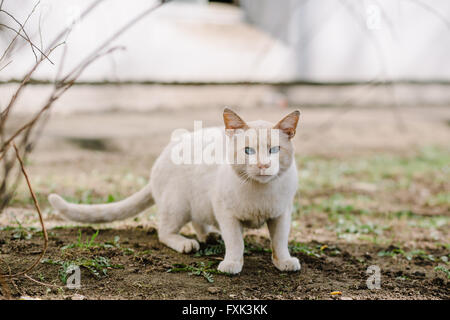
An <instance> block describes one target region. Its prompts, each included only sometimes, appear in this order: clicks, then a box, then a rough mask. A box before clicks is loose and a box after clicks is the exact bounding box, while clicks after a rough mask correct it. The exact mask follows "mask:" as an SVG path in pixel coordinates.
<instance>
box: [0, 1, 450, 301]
mask: <svg viewBox="0 0 450 320" xmlns="http://www.w3.org/2000/svg"><path fill="white" fill-rule="evenodd" d="M86 8H91V9H90V10H87V11H86ZM152 8H154V10H153V9H152ZM63 30H66V31H67V32H61V31H63ZM122 31H123V32H122ZM57 35H61V37H60V38H59V39H58V41H56V42H52V41H53V40H52V39H54V38H55V37H56V36H57ZM109 40H111V41H109ZM49 48H53V50H51V49H49ZM49 51H51V53H50V54H49V55H48V58H46V57H43V56H42V54H41V52H46V53H48V52H49ZM449 57H450V1H448V0H426V1H425V0H314V1H312V0H309V1H308V0H277V1H275V0H239V1H238V0H234V1H233V0H229V1H226V0H223V1H207V0H184V1H181V0H173V1H166V2H165V3H164V4H162V5H160V6H159V2H158V1H149V0H132V1H123V0H98V1H93V0H64V1H61V0H41V1H40V2H38V1H34V0H0V110H2V114H1V117H0V141H1V143H0V213H1V214H0V230H1V232H0V253H1V255H2V259H4V260H6V261H8V262H9V263H10V265H11V267H12V269H13V271H14V270H21V269H23V268H24V266H23V265H24V264H25V262H30V263H31V260H33V259H35V257H37V256H36V253H37V252H38V251H36V250H37V248H40V247H41V245H42V234H41V233H40V230H41V227H40V224H39V220H38V216H37V214H36V210H35V208H34V203H33V200H32V198H31V197H30V194H29V190H28V188H27V184H26V183H25V181H24V179H23V177H22V174H21V172H20V167H19V165H18V161H17V159H16V157H15V153H14V150H13V148H9V149H6V151H5V152H3V147H4V146H7V145H8V143H7V142H8V139H11V137H15V138H14V141H16V143H17V144H18V145H19V154H21V155H22V156H23V158H24V163H25V168H26V170H27V172H28V175H29V177H30V182H31V185H32V187H33V189H34V191H35V193H36V196H37V199H38V201H39V204H40V206H41V208H42V212H43V216H44V221H45V224H46V226H47V227H48V228H52V227H55V228H52V229H49V236H50V242H49V250H48V251H47V253H46V257H47V258H50V259H53V260H52V261H54V263H56V264H57V263H62V261H65V264H64V265H70V263H74V262H73V261H72V262H70V261H69V262H70V263H69V264H67V261H68V260H67V259H69V258H70V255H72V256H73V257H76V258H77V259H79V257H84V258H86V259H88V258H89V259H93V258H96V257H97V256H98V255H102V256H104V257H110V258H111V261H112V262H113V263H119V264H121V265H124V269H121V270H110V271H108V276H110V277H111V278H110V279H112V280H111V283H114V286H111V285H109V286H108V285H106V286H104V285H103V283H104V282H103V281H98V280H96V279H94V278H92V277H91V278H90V280H89V281H90V284H89V285H92V287H89V289H87V290H86V291H81V292H82V293H83V294H84V295H87V296H88V297H89V298H96V297H97V298H101V299H105V298H111V297H114V298H124V297H125V298H126V297H132V298H136V297H139V298H154V297H157V298H164V299H166V298H168V297H174V298H188V299H191V298H192V297H196V298H206V299H211V298H212V297H221V298H224V297H225V298H227V299H229V298H230V297H232V298H234V297H238V298H241V299H247V298H249V297H256V298H259V299H261V298H264V299H275V298H283V299H298V298H302V299H305V298H307V299H317V298H321V299H330V292H334V291H336V290H340V291H342V292H343V296H342V298H344V297H345V296H347V297H346V298H347V300H348V299H352V298H355V299H372V298H382V299H384V298H390V299H392V298H395V299H397V298H398V299H411V298H425V299H448V297H449V291H448V279H449V277H450V271H449V269H448V261H449V258H450V251H449V250H450V228H449V223H450V166H449V164H450V144H449V141H450V90H449V89H450V63H449ZM36 63H38V64H39V66H38V67H37V69H36V70H35V71H34V72H32V73H31V79H30V81H29V82H28V83H27V84H26V85H25V86H23V85H22V84H21V83H22V82H23V81H24V79H25V82H26V81H27V72H29V70H32V69H31V68H33V66H35V65H36ZM66 75H67V76H66ZM71 80H74V81H75V84H74V85H73V86H72V87H70V85H67V84H70V83H71ZM66 89H67V91H66ZM17 90H19V91H17ZM17 92H19V93H20V94H16V93H17ZM60 93H63V94H62V95H60ZM46 105H48V106H49V108H48V109H45V106H46ZM224 107H230V108H232V109H234V110H235V111H237V112H238V113H239V115H241V117H242V118H243V119H244V120H249V121H250V120H256V119H263V120H268V121H271V122H277V121H278V120H280V119H281V118H282V117H283V116H285V115H286V114H288V113H289V112H291V111H292V110H294V109H300V110H301V119H300V122H299V127H298V129H297V134H296V137H295V138H294V140H293V142H294V145H295V147H296V162H297V166H298V169H299V176H298V181H299V192H298V193H297V195H296V197H295V202H294V209H295V210H294V212H293V219H292V228H291V234H290V244H289V249H290V250H291V253H292V254H294V255H296V256H297V257H298V258H299V259H300V260H301V261H302V271H301V272H300V273H299V274H289V275H287V274H285V273H282V274H280V273H278V272H277V271H276V270H275V268H273V267H272V266H271V265H270V263H269V261H270V252H269V249H268V248H269V243H268V242H269V240H268V232H267V230H266V228H261V229H259V230H246V240H245V241H246V257H245V259H246V260H245V261H246V265H245V267H244V270H243V273H242V275H241V276H239V277H233V278H229V277H225V276H220V275H217V277H216V281H217V284H216V285H217V286H219V287H222V288H224V292H226V294H225V293H222V294H221V295H214V294H213V293H211V292H210V291H209V290H207V289H208V287H207V286H209V285H210V284H209V283H207V282H206V281H203V279H200V280H199V279H198V277H195V276H193V275H192V273H189V274H187V273H186V274H184V278H183V277H182V274H179V273H177V274H172V273H168V272H167V271H168V270H170V269H169V268H171V267H172V264H173V263H179V262H183V263H186V265H190V266H191V267H192V266H198V265H199V264H198V263H199V261H203V262H205V263H209V264H204V265H203V267H204V266H205V265H209V266H211V265H212V266H213V267H212V268H215V265H214V263H217V261H218V259H220V258H221V257H222V253H223V250H224V248H223V246H220V244H219V246H218V247H217V246H216V247H214V248H215V249H214V248H213V249H214V250H215V252H216V253H217V250H219V252H220V254H219V255H216V257H213V258H211V257H207V254H206V253H205V252H207V250H206V249H208V250H210V251H214V250H213V249H211V248H210V247H208V248H206V249H204V248H203V247H202V249H204V251H203V253H202V252H200V253H199V254H198V255H195V256H194V255H179V254H177V253H175V252H174V251H172V250H169V249H167V248H165V247H164V246H162V245H161V244H159V243H158V242H157V239H156V235H155V232H154V229H152V227H155V226H156V225H157V222H158V216H157V214H156V211H157V208H155V207H153V208H150V209H148V210H146V211H144V212H143V213H142V214H140V215H139V216H137V217H134V218H130V219H128V220H125V221H120V222H114V223H111V224H105V225H100V226H99V225H93V226H92V228H94V229H96V230H98V228H100V229H102V230H101V231H100V236H99V238H98V239H97V240H95V237H96V236H97V235H98V233H96V232H95V231H94V229H92V228H90V227H89V226H84V227H80V226H79V224H76V223H73V222H70V221H65V220H63V219H62V218H61V217H60V216H59V215H58V214H57V213H56V212H54V211H53V210H52V209H51V207H50V205H49V203H48V201H47V196H48V195H49V194H50V193H52V192H56V193H59V194H61V195H63V196H64V197H65V198H66V199H67V200H69V201H71V202H75V203H87V204H92V203H104V202H114V201H117V200H120V199H123V198H125V197H127V196H129V195H130V194H132V193H134V192H136V191H138V190H139V189H141V188H142V187H143V186H144V185H145V184H146V183H147V182H148V178H149V173H150V169H151V167H152V165H153V163H154V161H155V159H156V157H157V156H158V155H159V154H160V153H161V151H162V150H163V148H164V147H165V145H166V144H167V143H168V142H169V140H170V136H171V134H172V132H173V131H174V130H175V129H180V128H184V129H188V130H193V128H194V121H199V120H201V121H203V127H207V126H221V125H223V123H222V111H223V108H224ZM43 108H44V109H43ZM36 116H38V117H39V119H38V121H36V122H31V123H32V125H31V126H28V127H27V123H30V121H33V120H32V119H33V118H34V117H36ZM21 128H26V129H23V130H22V131H20V130H21ZM18 130H19V131H18ZM15 132H19V133H20V134H18V135H17V136H15ZM2 157H3V159H2ZM11 168H13V169H14V170H15V171H14V170H12V169H11ZM13 171H14V172H15V174H16V175H13V174H9V176H8V179H9V180H8V181H7V179H6V178H3V177H6V176H7V175H6V173H8V172H13ZM14 177H19V178H21V177H22V179H19V180H17V181H18V184H15V182H16V180H14V179H13V178H14ZM6 204H7V206H6ZM5 206H6V207H5ZM2 209H3V210H2ZM129 226H133V228H126V227H129ZM56 227H58V228H56ZM136 227H138V228H136ZM182 232H183V233H184V234H187V235H190V236H194V234H193V230H192V229H191V226H190V225H188V226H186V227H185V228H184V229H183V230H182ZM86 237H88V238H87V239H91V242H94V240H95V242H98V241H109V242H108V243H107V245H105V244H102V243H94V244H89V243H88V241H87V240H86V246H87V248H84V249H86V250H84V249H83V246H84V244H83V243H84V242H83V243H81V242H82V240H81V239H83V241H84V239H85V238H86ZM99 239H100V240H99ZM111 239H114V240H113V241H112V242H111V241H110V240H111ZM105 243H106V242H105ZM63 245H64V246H63ZM90 246H93V247H92V248H89V247H90ZM78 247H81V249H80V248H78ZM61 248H63V249H64V248H66V249H64V250H66V251H64V250H61ZM71 248H72V249H71ZM77 248H78V249H79V250H78V249H77ZM71 250H72V251H71ZM77 250H78V251H77ZM220 250H221V251H220ZM73 251H74V252H73ZM71 252H72V253H71ZM202 255H205V256H202ZM210 258H211V260H208V259H210ZM71 259H74V258H71ZM55 261H56V262H55ZM58 261H59V262H58ZM89 261H91V260H89ZM103 261H107V260H104V259H103ZM47 262H48V261H47ZM203 262H201V263H203ZM77 263H80V262H77ZM211 263H212V264H211ZM371 265H377V266H380V268H381V270H382V279H383V280H382V281H383V282H382V289H381V290H372V291H369V290H366V289H367V288H366V283H365V281H366V279H367V273H366V270H367V268H368V267H369V266H371ZM6 266H7V265H6ZM6 266H3V267H2V269H1V270H0V272H1V273H3V274H6V273H7V272H8V270H7V268H6ZM136 267H139V268H136ZM58 268H59V266H56V265H54V266H51V265H49V264H46V265H43V264H39V265H38V266H37V268H36V270H35V271H34V274H31V273H30V275H32V276H34V277H35V278H36V279H40V280H41V281H46V282H47V281H51V282H52V283H53V284H54V285H56V284H61V282H60V280H58V275H57V273H58ZM109 269H110V268H108V270H109ZM105 270H106V269H104V270H103V271H101V270H100V271H99V272H105ZM85 271H86V270H84V271H83V272H85ZM59 272H60V273H61V270H60V271H59ZM261 272H262V273H261ZM105 274H106V273H105ZM84 279H85V278H83V281H84ZM86 279H89V278H86ZM174 279H175V280H174ZM180 279H181V280H180ZM61 281H62V280H61ZM108 281H109V280H108ZM36 283H39V281H37V282H36V281H35V282H29V281H28V282H27V283H21V284H20V283H19V287H21V288H23V286H24V285H25V284H28V285H29V286H30V288H31V289H30V288H28V289H30V290H28V289H27V292H28V294H30V295H32V296H33V295H37V296H38V297H44V298H45V297H46V298H49V297H50V298H52V297H53V298H54V297H57V298H61V294H63V293H64V292H63V293H61V292H60V291H59V289H58V291H57V292H56V291H55V290H54V291H53V293H51V290H50V289H47V291H44V289H45V288H44V287H42V288H40V287H39V288H38V289H33V288H32V286H33V285H34V286H35V287H36ZM38 286H39V285H38ZM95 286H97V287H95ZM53 287H55V286H53ZM25 288H27V287H25ZM91 288H92V289H91ZM149 288H151V290H150V289H149ZM168 288H169V290H167V289H168ZM96 289H97V290H96ZM124 290H125V291H124ZM244 291H245V292H244ZM30 292H31V293H30ZM214 292H217V291H214ZM66 294H67V292H66ZM229 294H230V295H229ZM333 297H334V298H336V297H337V298H340V295H339V296H333ZM64 298H66V296H64Z"/></svg>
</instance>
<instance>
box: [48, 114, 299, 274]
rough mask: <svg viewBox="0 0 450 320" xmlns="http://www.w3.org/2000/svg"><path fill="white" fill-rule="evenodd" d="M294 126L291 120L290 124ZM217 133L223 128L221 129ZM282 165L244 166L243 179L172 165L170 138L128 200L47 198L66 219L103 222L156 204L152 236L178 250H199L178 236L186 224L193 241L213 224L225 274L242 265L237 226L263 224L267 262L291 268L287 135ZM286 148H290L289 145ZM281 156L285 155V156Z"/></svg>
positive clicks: (233, 173) (293, 177) (291, 173)
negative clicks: (262, 169) (266, 172)
mask: <svg viewBox="0 0 450 320" xmlns="http://www.w3.org/2000/svg"><path fill="white" fill-rule="evenodd" d="M295 125H296V123H295ZM249 126H250V127H252V126H253V127H269V128H271V127H272V124H269V123H266V122H254V123H249ZM222 132H223V134H224V135H225V132H224V131H223V129H222ZM283 139H284V140H283V141H282V142H281V145H282V146H283V144H284V145H286V149H287V150H288V151H286V152H287V153H286V154H285V164H284V166H283V164H280V167H281V169H278V168H276V171H277V172H276V173H275V174H274V175H273V177H270V178H268V179H265V178H264V176H260V175H258V172H259V170H258V171H257V172H256V171H255V172H256V173H255V174H254V175H253V173H252V170H251V168H250V167H245V173H246V179H244V180H243V179H242V177H240V176H239V174H238V173H237V169H236V167H234V166H232V165H229V164H210V165H207V164H197V165H194V164H192V165H184V164H181V165H180V164H178V165H177V164H174V163H173V162H172V160H171V150H172V148H173V147H174V146H175V144H176V142H171V143H169V145H167V146H166V148H165V149H164V150H163V152H162V153H161V155H160V156H159V157H158V159H157V160H156V162H155V164H154V166H153V168H152V172H151V179H150V183H149V184H148V185H147V186H146V187H144V189H142V190H141V191H139V192H138V193H136V194H134V195H132V196H130V197H129V198H127V199H125V200H122V201H119V202H117V203H111V204H101V205H76V204H69V203H67V202H66V201H64V200H63V199H62V198H61V197H60V196H58V195H55V194H52V195H50V196H49V201H50V203H51V204H52V206H53V207H54V208H56V209H57V210H58V211H59V212H60V213H61V214H63V215H64V216H66V217H68V218H69V219H71V220H76V221H83V222H106V221H113V220H117V219H124V218H128V217H130V216H133V215H135V214H137V213H139V212H141V211H142V210H144V209H145V208H146V207H148V206H150V205H152V204H153V199H154V202H155V203H156V206H157V208H158V214H159V217H160V222H159V227H158V235H159V239H160V241H161V242H162V243H164V244H166V245H167V246H169V247H171V248H172V249H174V250H176V251H178V252H184V253H188V252H191V251H195V250H198V249H199V243H198V242H197V241H196V240H193V239H188V238H186V237H183V236H182V235H180V234H179V231H180V229H181V228H182V227H183V226H184V225H185V224H186V223H188V222H192V224H193V226H194V229H195V230H196V233H197V237H198V239H199V240H201V241H204V240H205V238H206V235H207V233H208V230H209V229H210V227H211V226H212V227H215V228H218V229H219V230H220V232H221V236H222V238H223V240H224V243H225V247H226V253H225V258H224V260H223V261H222V262H221V263H220V264H219V267H218V269H219V270H220V271H222V272H227V273H231V274H235V273H239V272H240V271H241V270H242V266H243V253H244V242H243V235H242V229H243V227H251V228H259V227H260V226H261V225H262V224H264V223H265V222H267V224H268V227H269V232H270V236H271V240H272V250H273V255H272V260H273V263H274V264H275V266H276V267H277V268H278V269H279V270H281V271H297V270H299V269H300V263H299V261H298V259H297V258H292V257H291V256H290V254H289V251H288V235H289V229H290V221H291V212H292V203H293V199H294V196H295V193H296V190H297V169H296V166H295V161H294V160H293V150H292V144H291V142H290V141H289V139H288V138H287V137H284V138H283ZM289 148H291V149H289ZM286 157H287V158H286Z"/></svg>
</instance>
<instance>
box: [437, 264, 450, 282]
mask: <svg viewBox="0 0 450 320" xmlns="http://www.w3.org/2000/svg"><path fill="white" fill-rule="evenodd" d="M434 270H435V271H442V272H443V273H445V274H446V275H447V278H448V279H450V270H449V269H447V268H446V267H445V266H437V267H435V268H434Z"/></svg>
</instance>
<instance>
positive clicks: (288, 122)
mask: <svg viewBox="0 0 450 320" xmlns="http://www.w3.org/2000/svg"><path fill="white" fill-rule="evenodd" d="M299 118H300V111H298V110H295V111H294V112H291V113H289V114H288V115H287V116H286V117H284V118H283V119H281V120H280V122H278V123H277V124H276V125H275V127H274V129H279V130H281V131H282V132H283V133H285V134H286V135H287V136H288V137H289V139H292V138H293V137H294V136H295V130H296V129H297V123H298V119H299Z"/></svg>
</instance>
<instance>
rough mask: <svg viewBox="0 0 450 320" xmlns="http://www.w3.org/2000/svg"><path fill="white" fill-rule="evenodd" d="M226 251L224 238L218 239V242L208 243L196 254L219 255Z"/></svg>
mask: <svg viewBox="0 0 450 320" xmlns="http://www.w3.org/2000/svg"><path fill="white" fill-rule="evenodd" d="M224 253H225V244H224V243H223V241H222V240H218V241H217V244H208V245H207V246H206V247H205V248H204V249H200V250H198V251H197V252H196V253H195V255H194V256H196V257H203V256H218V255H222V254H224Z"/></svg>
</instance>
